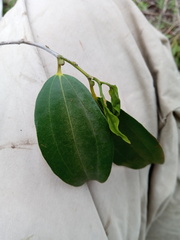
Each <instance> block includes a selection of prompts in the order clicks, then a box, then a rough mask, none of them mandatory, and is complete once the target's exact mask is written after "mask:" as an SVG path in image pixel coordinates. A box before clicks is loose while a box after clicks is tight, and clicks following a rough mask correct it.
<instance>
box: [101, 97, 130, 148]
mask: <svg viewBox="0 0 180 240" xmlns="http://www.w3.org/2000/svg"><path fill="white" fill-rule="evenodd" d="M97 104H98V106H99V108H100V109H101V111H102V112H103V113H104V115H105V117H106V120H107V122H108V125H109V129H110V130H111V132H113V133H114V134H115V135H117V136H119V137H121V138H122V139H123V141H125V142H127V143H129V144H130V143H131V142H130V141H129V139H128V138H127V137H126V135H124V134H123V133H122V132H121V131H120V130H119V118H118V117H117V116H116V115H114V114H113V113H112V104H111V103H110V102H108V101H106V103H105V101H104V99H103V98H97Z"/></svg>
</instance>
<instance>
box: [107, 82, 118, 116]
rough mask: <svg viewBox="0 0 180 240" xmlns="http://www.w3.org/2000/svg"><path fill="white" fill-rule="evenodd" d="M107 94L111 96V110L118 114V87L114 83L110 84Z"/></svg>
mask: <svg viewBox="0 0 180 240" xmlns="http://www.w3.org/2000/svg"><path fill="white" fill-rule="evenodd" d="M109 95H110V96H111V104H112V111H113V113H114V114H115V115H117V116H119V114H120V99H119V94H118V88H117V86H116V85H111V86H110V89H109Z"/></svg>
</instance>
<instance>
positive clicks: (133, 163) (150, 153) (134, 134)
mask: <svg viewBox="0 0 180 240" xmlns="http://www.w3.org/2000/svg"><path fill="white" fill-rule="evenodd" d="M119 120H120V125H119V128H120V130H121V131H123V132H124V134H126V135H127V136H128V138H129V140H130V141H131V144H127V143H126V142H124V141H123V140H122V139H121V138H119V137H117V136H116V135H113V137H114V145H115V153H114V163H115V164H117V165H122V166H126V167H129V168H133V169H140V168H143V167H145V166H147V165H148V164H161V163H163V162H164V153H163V150H162V148H161V146H160V144H159V143H158V141H157V140H156V138H155V137H154V136H152V135H151V134H150V133H149V132H148V131H147V130H146V129H145V128H144V127H143V125H142V124H140V123H139V122H138V121H136V120H135V119H134V118H133V117H131V116H130V115H129V114H127V113H126V112H125V111H123V110H122V109H121V114H120V116H119Z"/></svg>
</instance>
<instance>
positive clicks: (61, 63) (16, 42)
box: [0, 39, 112, 98]
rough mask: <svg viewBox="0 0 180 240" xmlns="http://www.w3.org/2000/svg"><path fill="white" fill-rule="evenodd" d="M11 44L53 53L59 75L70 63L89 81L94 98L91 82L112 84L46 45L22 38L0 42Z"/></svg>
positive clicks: (0, 44)
mask: <svg viewBox="0 0 180 240" xmlns="http://www.w3.org/2000/svg"><path fill="white" fill-rule="evenodd" d="M13 44H18V45H20V44H27V45H31V46H34V47H37V48H41V49H43V50H45V51H46V52H48V53H50V54H51V55H53V56H54V57H56V58H57V61H58V71H57V74H59V75H61V74H62V72H61V66H62V65H64V63H65V62H67V63H69V64H70V65H72V66H73V67H74V68H76V69H77V70H79V71H80V72H81V73H82V74H83V75H84V76H85V77H86V78H87V79H88V81H89V85H90V90H91V93H92V95H93V97H94V98H96V95H95V92H94V89H93V86H94V84H93V85H92V82H93V81H94V82H96V83H97V84H98V85H99V86H100V85H102V84H105V85H107V86H109V87H111V86H112V85H111V84H109V83H106V82H101V81H100V80H99V79H98V78H96V77H93V76H91V75H90V74H88V73H87V72H86V71H84V70H83V69H82V68H80V67H79V66H78V64H77V63H76V62H73V61H71V60H69V59H67V58H65V57H63V56H62V55H60V54H59V53H57V52H55V51H54V50H52V49H50V48H49V47H48V46H46V45H45V46H43V45H41V44H39V43H34V42H31V41H26V40H24V39H21V40H18V41H9V42H0V46H3V45H13Z"/></svg>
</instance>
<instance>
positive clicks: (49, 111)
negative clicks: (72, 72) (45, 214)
mask: <svg viewBox="0 0 180 240" xmlns="http://www.w3.org/2000/svg"><path fill="white" fill-rule="evenodd" d="M35 125H36V130H37V136H38V143H39V146H40V149H41V152H42V154H43V156H44V158H45V160H46V161H47V163H48V164H49V166H50V167H51V169H52V170H53V172H54V173H55V174H56V175H57V176H59V177H60V178H61V179H62V180H63V181H65V182H66V183H68V184H71V185H74V186H80V185H82V184H83V183H85V182H86V181H88V180H97V181H99V182H104V181H106V179H107V178H108V176H109V174H110V170H111V166H112V161H113V154H114V145H113V139H112V135H111V132H110V131H109V127H108V124H107V121H106V119H105V117H104V115H103V114H102V112H101V110H100V109H99V107H98V106H97V104H96V102H95V101H94V99H93V98H92V96H91V94H90V92H89V91H88V89H87V88H86V87H85V86H84V85H83V84H82V83H81V82H79V81H78V80H77V79H75V78H74V77H71V76H69V75H61V76H59V75H55V76H53V77H51V78H50V79H48V80H47V82H46V83H45V84H44V86H43V88H42V89H41V91H40V93H39V95H38V97H37V100H36V107H35Z"/></svg>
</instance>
